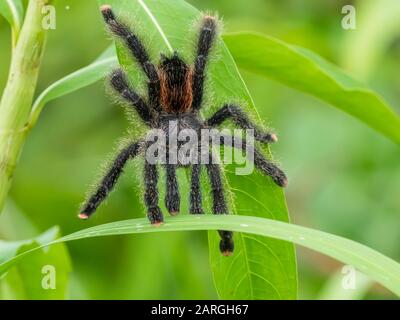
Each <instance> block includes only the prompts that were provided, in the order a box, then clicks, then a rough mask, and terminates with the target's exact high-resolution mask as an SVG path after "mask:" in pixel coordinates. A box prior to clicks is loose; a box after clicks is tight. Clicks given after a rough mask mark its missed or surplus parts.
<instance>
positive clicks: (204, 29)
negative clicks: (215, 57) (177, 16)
mask: <svg viewBox="0 0 400 320" xmlns="http://www.w3.org/2000/svg"><path fill="white" fill-rule="evenodd" d="M216 30H217V22H216V19H215V18H214V17H211V16H205V17H204V18H203V21H202V25H201V29H200V36H199V40H198V43H197V54H196V60H195V63H194V74H193V84H192V92H193V102H192V109H193V110H194V111H196V110H199V109H200V108H201V104H202V100H203V90H204V79H205V75H204V71H205V68H206V65H207V60H208V58H209V53H210V49H211V47H212V45H213V43H214V40H215V36H216V33H217V31H216Z"/></svg>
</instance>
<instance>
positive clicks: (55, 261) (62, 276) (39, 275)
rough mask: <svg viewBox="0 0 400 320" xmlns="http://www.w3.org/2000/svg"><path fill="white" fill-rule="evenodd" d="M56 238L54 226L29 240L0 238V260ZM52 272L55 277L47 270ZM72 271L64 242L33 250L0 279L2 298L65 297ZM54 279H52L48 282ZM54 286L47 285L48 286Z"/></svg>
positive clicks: (57, 234)
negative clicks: (25, 258) (24, 259)
mask: <svg viewBox="0 0 400 320" xmlns="http://www.w3.org/2000/svg"><path fill="white" fill-rule="evenodd" d="M57 238H59V230H58V228H57V227H55V228H52V229H50V230H48V231H47V232H45V233H43V234H42V235H40V236H39V237H37V238H35V239H32V240H24V241H15V242H7V241H0V261H1V262H2V263H3V262H5V261H7V260H9V259H12V258H14V257H16V256H18V255H20V254H23V253H24V252H27V251H31V250H33V249H37V248H38V247H40V246H43V245H45V244H46V243H49V242H52V241H55V240H56V239H57ZM53 271H54V278H50V272H53ZM70 271H71V266H70V260H69V255H68V251H67V249H66V246H65V244H62V243H59V244H57V245H56V246H54V247H49V248H42V249H41V250H35V254H33V255H29V256H28V257H27V260H26V261H24V263H22V264H17V265H15V266H14V267H13V268H12V269H10V270H8V273H7V274H4V275H3V276H2V277H1V279H0V298H1V299H46V300H48V299H65V298H66V297H67V285H68V274H69V272H70ZM53 279H54V282H51V281H52V280H53ZM53 284H54V285H55V287H54V288H49V285H53Z"/></svg>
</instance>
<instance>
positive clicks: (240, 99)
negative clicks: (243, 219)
mask: <svg viewBox="0 0 400 320" xmlns="http://www.w3.org/2000/svg"><path fill="white" fill-rule="evenodd" d="M99 3H100V4H110V5H111V6H112V7H113V8H114V10H115V11H116V12H117V14H118V15H119V16H122V17H130V19H125V21H126V22H127V23H128V24H132V27H133V28H135V31H136V32H137V33H138V34H139V36H140V38H141V39H143V41H144V43H145V45H146V47H148V50H149V52H150V56H151V58H152V59H153V60H154V62H155V63H157V61H158V59H159V54H160V53H161V52H162V53H164V54H167V55H168V54H171V53H172V52H173V51H175V50H176V51H178V52H179V53H180V54H181V55H182V57H183V58H184V59H186V60H187V61H189V62H190V61H193V58H194V53H195V51H196V48H195V43H196V40H197V35H198V28H197V26H198V23H199V22H200V21H199V20H200V17H201V13H200V12H199V11H198V10H196V9H195V8H194V7H192V6H190V5H189V4H187V3H186V2H184V1H181V0H176V1H156V0H145V1H141V0H139V1H133V0H123V1H116V0H104V1H99ZM130 21H131V23H130ZM117 52H118V55H119V58H120V62H121V64H122V65H123V66H124V67H125V68H126V69H127V71H128V74H129V76H130V78H131V80H132V83H134V84H135V85H139V88H140V87H143V77H141V76H140V75H139V74H140V71H138V70H140V69H139V68H138V67H137V65H136V64H135V63H134V62H133V59H132V58H131V57H130V56H129V55H128V54H127V52H126V50H124V49H123V48H122V47H121V44H120V43H119V42H118V45H117ZM140 80H142V81H140ZM208 88H209V90H210V91H211V92H212V99H211V97H210V96H208V99H207V101H208V102H207V103H205V105H204V107H203V115H204V116H208V115H210V114H211V113H212V112H213V111H215V110H216V109H217V108H220V107H221V106H222V104H223V103H228V102H237V103H241V104H242V105H244V107H245V108H247V110H248V111H249V112H250V113H253V114H254V115H255V116H256V115H257V111H256V109H255V107H254V104H253V101H252V99H251V97H250V94H249V92H248V90H247V88H246V86H245V84H244V82H243V80H242V78H241V76H240V74H239V72H238V70H237V67H236V65H235V63H234V61H233V59H232V57H231V55H230V53H229V51H228V50H227V48H226V47H225V45H224V43H223V42H222V41H221V40H219V41H218V43H217V45H216V53H215V57H214V58H213V59H212V60H211V61H210V65H209V81H208ZM211 101H212V102H211ZM228 169H229V170H227V172H226V174H225V178H226V179H225V180H226V186H227V189H228V195H229V197H230V202H231V206H230V207H231V211H232V213H233V214H239V215H242V214H248V213H249V209H250V208H253V209H255V210H252V211H251V212H250V213H252V214H254V215H257V216H259V217H267V218H271V219H277V220H282V221H288V213H287V208H286V204H285V198H284V194H283V192H282V190H281V189H280V188H278V187H276V186H275V185H274V184H273V183H272V182H271V180H270V179H269V178H266V177H264V176H261V175H260V174H258V173H254V174H251V175H249V176H236V175H235V174H234V173H233V170H231V168H228ZM180 183H181V186H180V189H181V193H182V194H189V190H188V188H187V186H188V183H187V179H186V181H185V182H184V181H183V179H180ZM250 192H251V193H250ZM207 200H208V199H207ZM184 205H185V206H186V207H187V204H186V203H185V204H184ZM182 212H186V211H185V210H182ZM208 212H209V211H208ZM209 243H210V259H211V266H212V271H213V276H214V281H215V284H216V288H217V291H218V294H219V296H220V297H221V298H223V299H295V298H296V297H297V273H296V272H297V271H296V260H295V252H294V247H293V245H292V244H291V243H288V242H283V241H279V240H274V239H267V238H263V237H259V236H256V235H244V234H235V253H234V255H233V256H232V257H223V256H222V255H221V254H220V252H219V250H218V247H219V245H218V243H219V237H218V235H217V233H216V232H210V233H209Z"/></svg>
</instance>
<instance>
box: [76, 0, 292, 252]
mask: <svg viewBox="0 0 400 320" xmlns="http://www.w3.org/2000/svg"><path fill="white" fill-rule="evenodd" d="M101 12H102V14H103V17H104V20H105V23H106V24H107V26H108V28H109V29H110V31H111V32H112V34H114V35H115V36H117V37H119V38H120V39H121V40H122V41H123V42H124V44H125V46H126V47H127V48H128V49H129V51H130V53H131V54H132V56H133V58H134V59H136V61H137V62H138V64H139V65H140V67H141V69H142V70H143V72H144V73H145V75H146V77H147V78H148V82H147V90H148V98H147V99H143V98H142V97H141V96H140V95H139V94H138V93H137V92H135V90H134V89H133V88H131V87H130V84H129V83H128V80H127V76H126V75H125V73H124V71H123V70H122V69H117V70H115V71H113V72H112V73H111V75H110V76H109V82H110V84H111V87H112V88H113V89H114V91H116V93H118V94H119V95H120V96H121V97H122V98H123V99H124V100H125V101H126V102H128V103H129V105H131V106H132V108H133V109H134V110H135V111H136V113H137V115H138V116H139V118H140V119H141V120H142V121H143V122H144V123H145V124H146V125H147V126H148V127H149V129H161V130H163V131H164V132H166V131H167V128H168V126H169V123H170V122H171V121H175V122H176V127H177V130H178V131H181V130H183V129H185V128H190V129H193V130H195V132H197V133H198V132H199V131H200V129H204V128H215V127H217V126H218V125H220V124H222V123H223V122H224V121H225V120H227V119H231V120H232V121H233V122H234V123H235V124H236V125H237V126H238V127H240V128H242V129H253V130H254V138H255V140H256V141H259V142H261V143H271V142H276V141H277V137H276V135H275V134H273V133H264V132H263V131H261V130H260V129H259V128H257V127H256V126H255V125H254V124H253V123H252V122H251V121H250V120H249V118H248V117H247V115H246V114H245V113H244V112H243V111H242V109H241V108H240V107H239V106H237V105H234V104H226V105H224V106H223V107H222V108H221V109H219V110H218V111H217V112H216V113H215V114H214V115H213V116H211V117H210V118H209V119H206V120H204V119H202V117H201V116H200V114H199V111H200V108H201V107H202V104H203V91H204V80H205V77H206V66H207V61H208V59H209V55H210V50H211V49H212V46H213V43H214V42H215V39H216V36H217V27H218V23H217V19H216V18H215V17H212V16H204V17H203V18H202V21H201V28H200V33H199V38H198V43H197V53H196V58H195V62H194V65H188V64H186V63H185V62H184V61H183V59H182V58H181V57H180V56H179V55H178V54H177V53H176V52H175V53H174V54H172V55H171V56H169V57H167V56H165V55H162V54H161V60H160V63H159V64H158V66H155V65H154V64H153V63H152V62H151V61H150V59H149V55H148V53H147V51H146V49H145V47H144V46H143V44H142V42H141V41H140V40H139V38H138V36H137V35H136V34H135V33H134V32H132V31H131V30H130V29H129V28H128V27H127V26H126V25H125V24H123V23H122V22H120V21H119V19H117V18H116V16H115V14H114V12H113V11H112V9H111V7H110V6H109V5H104V6H102V7H101ZM166 134H167V132H166ZM235 141H237V140H235ZM219 143H221V144H223V143H226V140H224V139H221V141H220V142H219ZM231 147H237V145H236V144H235V143H232V145H231ZM146 148H148V144H147V143H146V142H145V141H144V140H143V139H142V140H139V141H136V142H132V143H130V144H129V145H128V146H127V147H125V148H124V149H123V150H122V151H121V152H120V153H119V154H118V156H117V157H116V159H115V160H114V161H113V163H112V165H111V167H110V168H109V170H108V172H107V173H106V175H105V176H104V177H103V179H102V180H101V183H100V184H99V186H98V188H97V190H96V191H95V192H94V194H93V195H92V196H91V197H90V198H89V199H88V200H87V202H86V203H85V204H84V206H83V208H82V210H81V213H80V214H79V217H80V218H81V219H87V218H89V216H90V215H91V214H93V213H94V212H95V211H96V209H97V207H98V206H99V205H100V203H101V202H102V201H103V200H104V199H105V198H106V197H107V195H108V193H109V192H110V191H111V190H112V188H113V187H114V185H115V183H116V181H117V179H118V177H119V176H120V174H121V173H122V170H123V167H124V165H125V164H126V162H127V161H128V160H129V159H132V158H134V157H136V156H138V155H139V154H143V153H144V152H145V151H146ZM167 148H168V146H167ZM253 151H254V159H253V160H254V165H255V167H256V168H257V169H259V170H260V171H261V172H262V173H264V174H265V175H268V176H270V177H271V178H272V179H273V181H274V182H275V183H276V184H277V185H279V186H281V187H284V186H286V184H287V179H286V176H285V174H284V173H283V172H282V171H281V170H280V169H279V168H278V167H276V166H275V165H274V164H272V163H271V162H270V161H268V160H267V159H265V158H264V156H263V154H262V153H261V152H260V151H258V150H257V149H255V148H254V149H253ZM209 154H210V157H212V151H211V150H210V151H209ZM189 165H190V166H191V188H190V196H189V200H190V213H191V214H202V213H203V209H202V196H201V190H200V173H201V168H202V166H205V167H206V170H207V173H208V177H209V180H210V184H211V193H212V197H213V206H212V210H213V213H214V214H228V208H227V203H226V200H225V196H224V190H223V183H222V179H221V171H220V166H219V165H218V164H215V163H213V161H211V162H209V163H207V164H201V163H197V162H196V163H190V164H189ZM182 166H188V164H186V165H183V164H182V163H179V161H178V163H168V162H167V163H166V164H165V165H164V167H165V170H166V195H165V205H166V208H167V210H168V211H169V213H170V214H172V215H175V214H177V213H179V207H180V194H179V187H178V182H177V178H176V169H177V168H179V167H182ZM157 182H158V171H157V165H156V164H152V163H149V162H148V161H147V160H145V163H144V185H145V193H144V202H145V205H146V207H147V216H148V218H149V220H150V222H151V223H152V224H153V225H159V224H161V223H162V222H163V214H162V212H161V210H160V207H159V205H158V200H159V199H158V189H157ZM219 234H220V236H221V241H220V251H221V253H222V254H224V255H230V254H231V253H232V252H233V249H234V243H233V233H232V232H231V231H225V230H220V231H219Z"/></svg>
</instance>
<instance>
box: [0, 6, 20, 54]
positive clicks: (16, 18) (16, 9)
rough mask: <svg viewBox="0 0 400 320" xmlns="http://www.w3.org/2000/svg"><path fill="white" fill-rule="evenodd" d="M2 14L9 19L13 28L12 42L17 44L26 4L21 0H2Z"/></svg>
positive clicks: (14, 44)
mask: <svg viewBox="0 0 400 320" xmlns="http://www.w3.org/2000/svg"><path fill="white" fill-rule="evenodd" d="M0 14H1V15H2V16H4V18H6V19H7V21H8V23H9V24H10V25H11V29H12V33H13V35H12V43H13V47H15V46H16V44H17V40H18V36H19V32H20V30H21V27H22V23H23V20H24V6H23V5H22V1H21V0H2V1H0Z"/></svg>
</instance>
